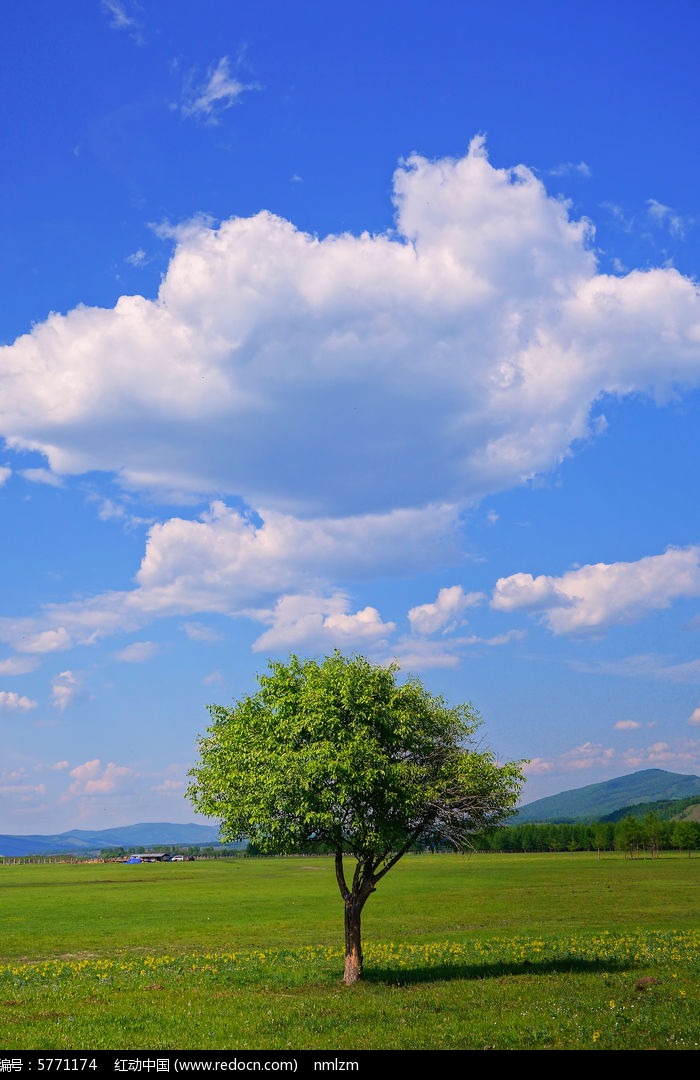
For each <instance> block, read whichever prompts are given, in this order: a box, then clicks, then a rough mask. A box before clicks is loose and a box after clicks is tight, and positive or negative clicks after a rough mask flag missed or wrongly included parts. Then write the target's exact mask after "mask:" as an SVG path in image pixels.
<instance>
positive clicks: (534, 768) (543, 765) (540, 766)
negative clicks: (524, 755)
mask: <svg viewBox="0 0 700 1080" xmlns="http://www.w3.org/2000/svg"><path fill="white" fill-rule="evenodd" d="M553 768H554V763H553V762H551V761H546V760H545V759H544V758H532V759H531V760H530V761H528V762H527V764H525V765H524V766H523V772H524V773H525V774H526V775H528V774H530V775H532V776H542V774H543V773H548V772H551V771H552V769H553Z"/></svg>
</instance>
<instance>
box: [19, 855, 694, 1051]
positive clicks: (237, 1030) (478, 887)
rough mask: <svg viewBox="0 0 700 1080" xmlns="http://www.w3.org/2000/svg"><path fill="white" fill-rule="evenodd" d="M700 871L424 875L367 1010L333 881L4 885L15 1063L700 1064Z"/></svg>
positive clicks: (370, 976) (255, 878)
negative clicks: (477, 1054) (324, 1054)
mask: <svg viewBox="0 0 700 1080" xmlns="http://www.w3.org/2000/svg"><path fill="white" fill-rule="evenodd" d="M698 867H700V860H698V859H688V858H687V857H683V856H675V855H667V856H663V857H661V858H658V859H654V860H651V859H648V860H629V859H623V858H622V857H621V856H618V855H612V854H609V855H604V856H603V857H602V858H601V859H598V858H597V857H596V856H595V855H589V854H583V853H577V854H575V855H571V854H558V855H550V854H548V855H479V856H471V857H469V858H462V857H459V856H450V855H441V856H416V857H409V858H407V859H405V860H403V861H402V862H401V863H400V864H399V865H398V866H397V867H396V868H395V869H394V870H393V871H392V873H391V874H389V875H388V876H387V878H386V879H385V880H384V881H383V882H382V883H381V885H380V887H379V889H378V890H377V893H376V894H375V895H374V896H373V897H371V898H370V900H369V902H368V904H367V907H366V908H365V918H364V922H363V930H364V942H365V977H364V979H363V981H362V983H361V984H359V985H358V986H356V987H353V988H346V987H344V986H343V985H342V984H341V981H340V980H341V974H342V905H341V903H340V898H339V896H338V894H337V887H336V885H335V880H334V875H333V867H332V863H331V861H330V860H328V859H320V858H296V859H260V860H242V859H241V860H225V861H223V860H222V861H216V862H214V861H212V862H204V861H203V862H196V863H180V864H172V863H171V864H163V865H161V864H153V865H144V864H141V865H131V866H125V865H119V864H83V865H75V866H69V865H54V866H48V865H30V866H0V926H2V944H0V1041H1V1042H2V1046H3V1048H4V1050H5V1051H10V1050H28V1049H39V1050H73V1051H77V1050H84V1051H86V1050H98V1049H109V1050H124V1051H129V1050H138V1049H143V1050H187V1049H191V1050H205V1049H211V1050H244V1049H247V1050H280V1049H290V1050H295V1049H296V1050H305V1049H315V1050H348V1051H350V1050H363V1049H368V1050H371V1049H390V1050H391V1049H396V1050H398V1049H424V1050H432V1049H455V1050H460V1049H461V1050H464V1049H484V1048H485V1047H489V1048H494V1049H608V1050H609V1049H686V1050H687V1049H698V1047H700V1009H699V1008H698V1005H699V1000H698V974H699V970H698V968H699V966H700V965H699V958H700V916H699V914H698V912H699V911H700V905H699V904H698V899H699V897H698V883H699V875H698Z"/></svg>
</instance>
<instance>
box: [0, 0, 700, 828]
mask: <svg viewBox="0 0 700 1080" xmlns="http://www.w3.org/2000/svg"><path fill="white" fill-rule="evenodd" d="M698 30H700V9H699V8H698V5H697V3H695V2H684V0H672V2H671V3H669V4H666V5H663V7H662V6H661V5H658V4H654V3H646V2H642V3H640V2H635V3H628V2H626V0H621V2H619V3H617V4H615V5H610V4H604V3H601V2H597V0H592V2H591V0H587V2H586V3H578V2H572V3H568V4H560V3H551V2H548V0H543V2H535V3H528V4H525V3H514V2H495V3H489V4H478V3H463V4H458V3H452V2H445V3H440V2H438V3H431V4H427V3H420V2H408V3H405V2H404V3H400V4H399V3H394V2H387V3H380V4H376V3H375V4H368V3H364V2H359V3H357V2H356V3H353V4H352V5H334V4H327V3H320V2H319V3H300V4H295V5H292V4H288V3H265V2H263V3H260V2H256V3H253V2H249V0H243V2H236V3H233V2H227V0H199V2H198V3H197V4H193V3H185V2H182V0H167V2H166V0H153V2H147V0H141V2H140V3H137V2H136V0H103V2H100V0H75V2H74V3H71V4H70V5H69V6H68V7H65V6H63V5H56V4H54V3H50V2H48V0H27V2H26V3H25V4H22V5H14V6H13V8H12V9H11V10H8V12H6V14H5V19H4V26H3V45H2V64H1V65H0V80H2V101H3V110H2V120H1V123H2V142H3V151H4V152H3V170H2V175H1V178H0V185H1V189H0V190H1V194H2V198H1V199H0V218H1V222H2V236H3V257H2V259H1V260H0V275H1V281H0V440H1V442H0V506H1V507H2V532H1V552H2V557H1V559H0V583H1V591H0V596H1V597H2V608H1V610H0V727H1V730H2V744H3V750H4V752H3V755H2V760H1V761H0V832H10V833H37V832H58V831H63V830H67V829H70V828H76V827H82V828H105V827H109V826H113V825H121V824H128V823H133V822H137V821H191V820H194V814H193V812H192V809H191V807H190V806H189V804H188V803H187V801H186V800H185V798H184V794H183V793H184V789H185V786H186V774H187V770H188V768H190V767H191V765H192V764H193V763H194V760H195V757H196V739H197V736H198V735H199V734H201V733H202V732H203V731H204V730H205V728H206V725H207V723H208V714H207V712H206V705H207V703H210V702H216V703H220V704H229V703H232V702H233V701H234V700H236V699H237V698H239V697H241V696H242V695H244V694H246V693H248V692H250V691H252V690H254V689H255V686H256V681H255V680H256V675H257V674H258V673H259V672H262V671H264V670H265V668H266V665H267V661H268V659H270V658H284V657H286V656H287V655H288V654H289V653H290V652H296V653H298V654H300V655H322V654H325V653H327V652H330V651H332V649H333V648H335V647H338V648H340V649H341V650H343V651H346V652H360V653H362V654H363V655H367V656H369V657H371V658H372V659H374V660H376V661H377V662H388V661H390V660H392V659H397V660H398V661H399V662H400V664H401V670H402V673H404V674H408V673H413V674H417V675H419V676H420V677H421V679H422V680H423V681H424V683H425V685H426V686H427V687H428V688H429V689H431V690H432V691H434V692H435V693H440V694H443V695H444V696H445V697H446V698H447V699H448V700H449V701H452V702H457V701H471V702H473V704H474V705H475V706H476V707H477V708H478V709H479V711H480V712H481V715H482V717H483V720H484V726H483V729H482V736H483V742H484V743H485V744H486V745H488V746H490V747H491V748H492V749H493V750H494V751H495V753H496V754H497V755H498V756H499V757H500V758H502V759H513V758H516V759H519V758H528V759H530V764H529V765H528V766H527V777H528V779H527V784H526V788H525V791H524V794H523V800H524V801H526V802H529V801H532V800H534V799H537V798H540V797H542V796H545V795H548V794H553V793H556V792H559V791H562V790H566V789H569V788H574V787H580V786H583V785H585V784H590V783H596V782H599V781H601V780H606V779H610V778H612V777H616V776H620V775H623V774H626V773H630V772H635V771H637V770H639V769H645V768H664V769H668V770H671V771H673V772H680V773H685V774H694V775H697V774H699V773H700V520H699V515H698V497H697V496H698V461H699V460H700V453H699V451H700V422H699V421H700V303H699V302H698V292H697V277H698V272H699V271H700V259H699V256H698V239H699V238H700V205H699V204H698V194H697V174H698V164H699V156H698V134H697V103H698V90H699V88H700V87H699V83H700V77H699V75H698V67H697V63H696V56H695V51H696V42H697V39H698Z"/></svg>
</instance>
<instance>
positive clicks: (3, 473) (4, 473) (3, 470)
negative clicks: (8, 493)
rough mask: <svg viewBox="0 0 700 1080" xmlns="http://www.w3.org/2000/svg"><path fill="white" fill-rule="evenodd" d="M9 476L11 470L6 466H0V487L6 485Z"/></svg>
mask: <svg viewBox="0 0 700 1080" xmlns="http://www.w3.org/2000/svg"><path fill="white" fill-rule="evenodd" d="M11 476H12V469H10V468H9V467H8V466H7V465H0V487H2V486H3V484H6V483H7V481H8V480H9V479H10V477H11Z"/></svg>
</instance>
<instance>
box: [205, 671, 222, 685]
mask: <svg viewBox="0 0 700 1080" xmlns="http://www.w3.org/2000/svg"><path fill="white" fill-rule="evenodd" d="M223 681H224V677H223V675H222V674H221V672H220V671H210V672H209V674H208V675H205V676H204V678H203V679H202V682H203V683H204V685H205V686H218V684H219V683H222V682H223Z"/></svg>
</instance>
